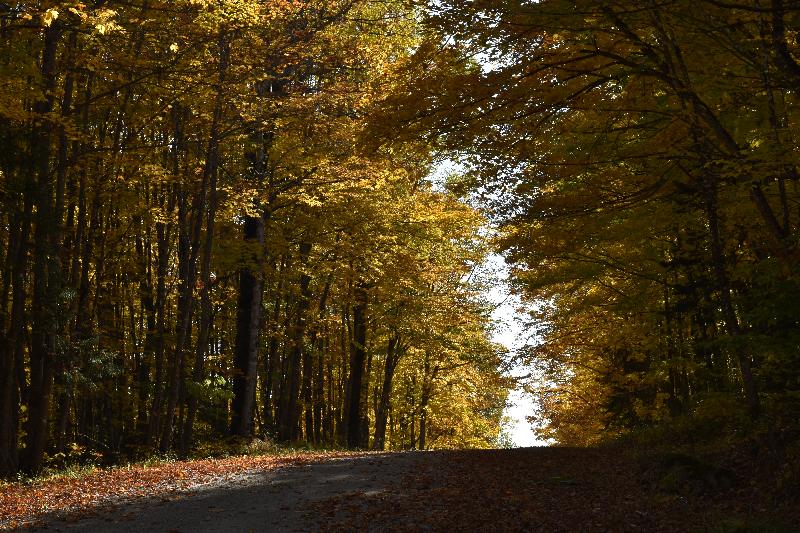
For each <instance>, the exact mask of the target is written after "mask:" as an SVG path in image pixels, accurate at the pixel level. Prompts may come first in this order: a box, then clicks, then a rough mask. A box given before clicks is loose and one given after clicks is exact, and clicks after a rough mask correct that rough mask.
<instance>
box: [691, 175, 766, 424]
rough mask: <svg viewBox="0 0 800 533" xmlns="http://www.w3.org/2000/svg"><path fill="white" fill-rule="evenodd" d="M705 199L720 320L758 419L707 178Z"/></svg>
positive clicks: (712, 184) (752, 380)
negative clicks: (728, 337)
mask: <svg viewBox="0 0 800 533" xmlns="http://www.w3.org/2000/svg"><path fill="white" fill-rule="evenodd" d="M704 188H705V191H704V192H705V200H706V215H707V216H708V227H709V237H710V239H711V254H712V261H713V269H714V274H715V276H716V281H717V290H718V291H719V295H720V306H721V308H722V317H723V319H724V321H725V326H726V329H727V331H728V335H730V336H731V337H732V338H733V339H734V343H733V344H734V348H733V349H734V352H735V354H736V358H737V360H738V362H739V369H740V370H741V373H742V383H743V385H744V393H745V399H746V401H747V406H748V409H749V411H750V415H751V416H752V417H753V418H756V417H758V415H759V412H760V410H761V406H760V402H759V398H758V389H757V387H756V382H755V377H754V376H753V370H752V365H751V361H750V356H749V354H748V353H747V350H746V348H745V346H743V345H742V342H741V340H742V329H741V326H740V324H739V318H738V317H737V316H736V311H735V309H734V307H733V300H732V297H731V287H730V280H729V279H728V273H727V270H726V265H725V252H724V250H723V247H722V238H721V236H720V230H719V215H718V212H717V189H716V183H715V182H714V180H713V178H711V177H708V178H707V179H706V182H705V183H704Z"/></svg>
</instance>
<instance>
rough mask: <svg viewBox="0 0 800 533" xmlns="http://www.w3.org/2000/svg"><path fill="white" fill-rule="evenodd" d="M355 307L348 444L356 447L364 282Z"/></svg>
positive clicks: (358, 289)
mask: <svg viewBox="0 0 800 533" xmlns="http://www.w3.org/2000/svg"><path fill="white" fill-rule="evenodd" d="M354 295H355V306H354V307H353V342H352V343H351V345H350V379H349V382H348V400H349V405H348V410H347V446H348V447H349V448H356V447H358V445H359V444H360V442H361V422H362V420H361V416H362V413H361V387H362V381H363V378H364V363H365V362H366V342H367V289H366V287H365V286H364V285H363V283H359V284H357V285H356V288H355V292H354Z"/></svg>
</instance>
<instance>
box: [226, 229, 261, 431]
mask: <svg viewBox="0 0 800 533" xmlns="http://www.w3.org/2000/svg"><path fill="white" fill-rule="evenodd" d="M244 240H245V244H246V246H250V247H255V249H254V250H253V252H252V253H251V259H252V262H251V264H252V265H253V266H250V267H246V268H243V269H242V270H241V271H240V272H239V301H238V306H237V307H238V310H237V318H236V347H235V352H234V361H233V370H234V372H235V374H234V377H233V402H232V405H231V411H232V412H231V415H232V416H231V434H233V435H238V436H241V437H250V436H252V434H253V416H254V414H255V405H254V404H255V402H254V398H255V386H256V377H257V369H258V338H259V326H260V324H261V297H262V273H261V268H260V265H261V263H262V261H261V257H262V255H263V254H262V252H261V250H262V248H263V246H264V219H263V217H251V216H248V217H246V218H245V222H244Z"/></svg>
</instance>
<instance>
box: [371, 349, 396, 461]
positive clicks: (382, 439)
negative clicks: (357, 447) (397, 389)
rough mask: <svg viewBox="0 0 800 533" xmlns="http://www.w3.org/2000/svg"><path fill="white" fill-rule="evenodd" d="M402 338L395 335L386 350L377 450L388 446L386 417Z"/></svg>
mask: <svg viewBox="0 0 800 533" xmlns="http://www.w3.org/2000/svg"><path fill="white" fill-rule="evenodd" d="M399 342H400V338H399V336H398V335H397V334H395V335H394V336H393V337H392V338H391V339H389V345H388V346H387V348H386V365H385V366H384V370H383V386H382V387H381V396H380V400H379V401H378V408H377V409H376V410H375V438H374V439H373V443H372V448H373V449H375V450H383V449H385V446H386V415H387V412H388V409H389V401H390V398H391V394H392V380H393V379H394V370H395V368H396V367H397V362H398V360H399V355H398V352H399V350H398V345H399Z"/></svg>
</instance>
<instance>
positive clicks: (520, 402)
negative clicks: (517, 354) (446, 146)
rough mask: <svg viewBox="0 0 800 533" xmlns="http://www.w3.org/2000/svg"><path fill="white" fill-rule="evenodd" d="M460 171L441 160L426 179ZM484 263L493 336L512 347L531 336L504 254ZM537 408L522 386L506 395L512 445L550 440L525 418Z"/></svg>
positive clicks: (518, 372)
mask: <svg viewBox="0 0 800 533" xmlns="http://www.w3.org/2000/svg"><path fill="white" fill-rule="evenodd" d="M458 171H459V165H458V164H456V163H454V162H453V161H449V160H446V161H442V162H440V163H439V164H438V165H436V167H435V168H434V169H433V172H431V174H430V175H429V176H428V180H429V181H430V182H431V183H432V184H433V186H434V187H435V188H441V187H442V185H443V183H444V181H445V179H446V177H447V176H448V175H449V174H451V173H454V172H458ZM485 267H486V268H487V269H488V270H489V271H491V272H493V277H494V278H495V280H496V281H497V284H496V285H495V287H494V288H493V289H492V290H491V291H490V292H489V295H488V297H489V299H490V301H491V302H492V303H493V304H495V305H496V306H497V307H496V308H495V310H494V313H492V318H494V320H495V321H496V322H497V323H498V324H499V327H498V328H497V331H496V332H495V334H494V337H493V339H492V340H494V342H497V343H500V344H502V345H504V346H505V347H506V348H508V349H510V350H513V349H514V348H516V347H519V346H521V345H523V344H524V343H525V341H526V339H527V338H528V337H529V336H530V332H526V331H524V330H523V328H522V326H521V324H520V322H519V320H517V318H518V315H517V309H518V308H519V307H520V305H519V301H518V300H517V299H516V298H514V297H513V296H512V295H511V294H510V291H509V288H508V285H507V284H506V283H505V282H506V280H507V278H508V268H507V267H506V263H505V261H504V260H503V258H502V257H501V256H499V255H496V254H493V255H490V256H489V258H488V261H487V264H486V265H485ZM530 371H531V369H528V368H520V367H517V368H513V369H512V370H511V373H512V375H514V376H522V375H525V374H528V373H529V372H530ZM535 410H536V405H535V404H534V402H533V398H531V396H530V395H529V394H527V393H525V392H523V391H522V390H521V389H519V390H514V391H511V394H510V395H509V407H508V408H506V412H505V415H506V417H508V419H509V422H508V426H507V427H506V430H507V431H508V433H509V435H510V436H511V439H512V441H513V442H514V446H516V447H518V448H521V447H526V446H547V445H548V444H549V443H548V442H546V441H542V440H539V439H537V438H536V435H535V434H534V433H533V429H532V428H531V424H530V423H528V421H527V420H526V419H525V417H526V416H530V415H532V414H533V413H534V412H535Z"/></svg>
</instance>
